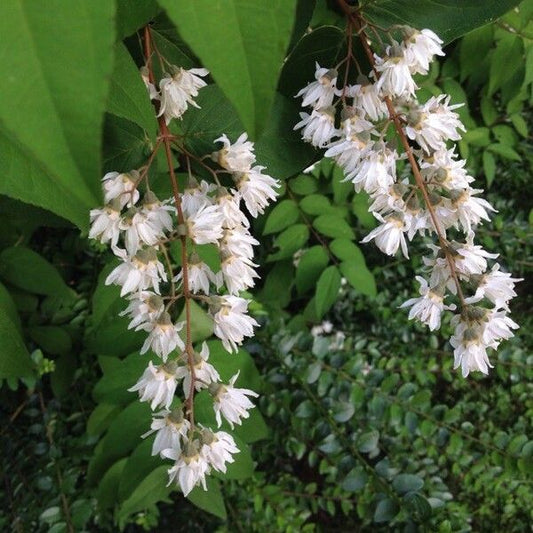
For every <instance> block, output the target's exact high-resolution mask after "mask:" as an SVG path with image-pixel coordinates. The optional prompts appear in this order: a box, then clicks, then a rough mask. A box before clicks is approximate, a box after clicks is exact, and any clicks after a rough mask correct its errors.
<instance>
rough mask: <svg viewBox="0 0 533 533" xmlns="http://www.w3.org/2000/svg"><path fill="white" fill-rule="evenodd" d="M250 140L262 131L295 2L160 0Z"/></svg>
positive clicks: (291, 22) (284, 48) (288, 33)
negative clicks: (209, 72) (229, 100)
mask: <svg viewBox="0 0 533 533" xmlns="http://www.w3.org/2000/svg"><path fill="white" fill-rule="evenodd" d="M160 4H161V5H162V6H163V7H164V8H165V9H166V11H167V13H168V15H169V17H170V18H171V19H172V20H173V21H174V23H175V24H176V26H177V28H178V30H179V32H180V34H181V36H182V37H183V38H184V39H185V41H186V42H187V43H188V44H189V46H190V47H191V48H192V49H193V51H194V52H195V53H196V54H197V55H198V57H199V58H200V59H201V60H202V63H203V64H204V66H205V67H207V68H208V69H209V70H210V71H211V74H212V75H213V78H214V79H215V80H216V81H217V83H218V84H219V85H220V87H221V89H222V90H223V91H224V93H225V94H226V96H228V98H230V99H231V101H232V103H233V105H234V106H235V108H236V109H237V111H238V112H239V115H240V117H241V119H242V121H243V123H244V125H245V126H246V129H247V130H248V132H249V134H250V136H251V137H255V136H256V135H257V134H259V133H260V132H261V130H262V129H263V128H264V126H265V124H266V121H267V119H268V113H269V110H270V106H271V103H272V100H273V98H274V93H275V90H276V82H277V79H278V74H279V71H280V68H281V64H282V62H283V59H284V56H285V51H286V49H287V46H288V44H289V40H290V37H291V31H292V26H293V21H294V15H295V11H296V2H295V0H270V1H269V2H265V1H264V0H216V1H213V0H196V1H195V2H189V1H188V0H161V1H160Z"/></svg>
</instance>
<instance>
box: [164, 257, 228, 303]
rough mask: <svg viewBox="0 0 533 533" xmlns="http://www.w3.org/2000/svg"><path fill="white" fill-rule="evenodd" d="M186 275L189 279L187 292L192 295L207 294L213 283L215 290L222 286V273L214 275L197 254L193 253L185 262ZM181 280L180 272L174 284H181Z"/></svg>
mask: <svg viewBox="0 0 533 533" xmlns="http://www.w3.org/2000/svg"><path fill="white" fill-rule="evenodd" d="M187 267H188V270H187V274H188V278H189V290H190V291H191V292H192V293H193V294H198V293H199V292H203V293H204V294H209V292H210V291H209V284H210V283H213V284H214V285H215V286H216V287H217V289H219V288H220V287H221V285H222V273H221V272H219V273H217V274H215V273H214V272H213V271H212V270H211V269H210V268H209V266H208V265H207V264H206V263H204V262H203V261H202V260H201V259H200V257H199V256H198V254H196V253H193V254H191V255H190V256H189V260H188V262H187ZM182 279H183V270H180V271H179V273H178V275H177V276H176V277H175V278H174V281H175V282H181V281H182Z"/></svg>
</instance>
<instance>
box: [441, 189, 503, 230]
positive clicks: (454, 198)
mask: <svg viewBox="0 0 533 533" xmlns="http://www.w3.org/2000/svg"><path fill="white" fill-rule="evenodd" d="M480 192H483V191H482V190H481V189H470V188H468V189H464V190H462V191H456V190H453V191H451V192H450V198H451V205H452V208H453V209H454V210H455V212H456V216H457V219H458V222H459V223H460V224H461V226H462V227H463V230H464V231H465V233H469V232H470V231H471V230H472V225H474V226H475V225H477V224H479V222H481V220H490V216H489V213H488V212H489V211H496V210H495V209H494V207H492V206H491V205H490V204H489V202H487V200H484V199H483V198H478V197H477V196H475V195H476V194H478V193H480Z"/></svg>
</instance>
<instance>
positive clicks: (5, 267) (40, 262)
mask: <svg viewBox="0 0 533 533" xmlns="http://www.w3.org/2000/svg"><path fill="white" fill-rule="evenodd" d="M0 277H2V278H3V279H5V280H6V281H8V282H9V283H11V284H12V285H14V286H15V287H18V288H20V289H24V290H26V291H28V292H31V293H35V294H46V295H50V296H59V297H62V298H65V299H70V298H72V297H73V295H74V292H73V291H72V289H70V288H69V287H68V286H67V285H66V283H65V282H64V281H63V278H62V277H61V275H60V274H59V272H58V271H57V269H56V267H55V266H54V265H52V264H51V263H49V262H48V261H47V260H46V259H45V258H44V257H42V256H41V255H39V254H38V253H37V252H34V251H33V250H30V249H29V248H25V247H24V246H13V247H11V248H6V249H5V250H2V252H1V253H0Z"/></svg>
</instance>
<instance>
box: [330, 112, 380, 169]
mask: <svg viewBox="0 0 533 533" xmlns="http://www.w3.org/2000/svg"><path fill="white" fill-rule="evenodd" d="M374 144H375V143H374V141H373V140H372V139H371V138H370V134H369V133H368V132H360V133H356V132H354V131H352V129H351V125H350V123H349V122H348V123H346V122H345V124H344V130H343V136H342V137H341V138H340V139H339V140H337V141H334V142H332V143H331V144H329V146H328V149H327V150H326V153H325V154H324V156H325V157H333V158H334V159H335V161H336V163H337V164H338V165H339V166H340V167H341V168H342V169H343V170H344V174H345V175H348V174H351V173H353V172H357V169H358V165H359V164H360V162H361V161H362V160H364V159H365V158H366V157H367V156H368V155H369V154H370V153H372V150H373V148H374Z"/></svg>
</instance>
